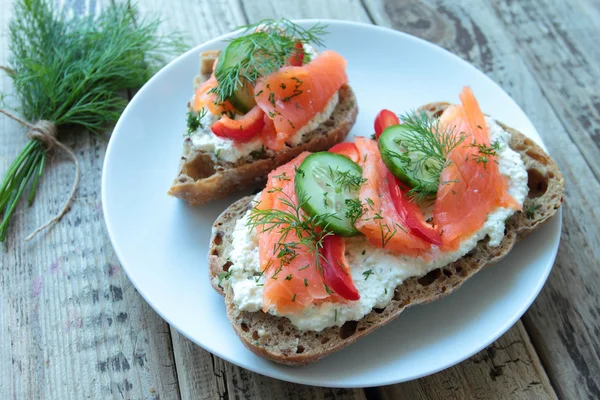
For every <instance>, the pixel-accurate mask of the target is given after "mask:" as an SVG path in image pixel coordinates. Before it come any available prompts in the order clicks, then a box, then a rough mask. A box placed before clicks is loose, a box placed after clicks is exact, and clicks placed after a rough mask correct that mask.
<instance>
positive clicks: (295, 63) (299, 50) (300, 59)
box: [288, 42, 304, 67]
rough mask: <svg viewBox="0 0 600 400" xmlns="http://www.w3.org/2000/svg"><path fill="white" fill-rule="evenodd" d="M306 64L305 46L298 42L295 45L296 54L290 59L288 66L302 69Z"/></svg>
mask: <svg viewBox="0 0 600 400" xmlns="http://www.w3.org/2000/svg"><path fill="white" fill-rule="evenodd" d="M303 63H304V46H303V45H302V42H296V44H295V45H294V52H293V53H292V55H291V56H290V58H289V59H288V64H290V65H291V66H292V67H301V66H302V64H303Z"/></svg>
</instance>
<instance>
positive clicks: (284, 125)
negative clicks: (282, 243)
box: [169, 19, 358, 205]
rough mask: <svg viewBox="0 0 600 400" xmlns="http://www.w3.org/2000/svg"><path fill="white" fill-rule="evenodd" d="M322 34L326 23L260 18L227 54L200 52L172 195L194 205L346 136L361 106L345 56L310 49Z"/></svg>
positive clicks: (229, 192) (224, 194)
mask: <svg viewBox="0 0 600 400" xmlns="http://www.w3.org/2000/svg"><path fill="white" fill-rule="evenodd" d="M325 33H326V32H325V26H324V25H322V24H316V25H314V26H312V27H311V28H307V29H305V28H302V27H301V26H299V25H296V24H294V23H293V22H291V21H288V20H286V19H283V20H280V21H274V20H263V21H260V22H259V23H257V24H253V25H249V26H246V27H243V28H242V33H241V36H239V37H237V38H235V39H233V40H231V41H230V42H229V43H228V45H227V47H226V48H225V49H224V50H223V51H222V52H218V51H207V52H203V53H202V54H201V55H200V58H201V59H200V75H199V76H198V77H196V80H195V94H194V97H193V99H192V100H191V101H190V102H189V104H188V106H189V112H188V119H187V132H186V134H185V136H184V144H183V155H182V157H181V161H180V165H179V173H178V175H177V177H176V178H175V180H174V182H173V185H172V187H171V189H170V190H169V194H170V195H172V196H175V197H179V198H181V199H183V200H186V201H187V202H188V203H190V204H192V205H196V204H202V203H205V202H207V201H210V200H213V199H218V198H223V197H225V196H227V195H229V194H231V193H233V192H234V191H236V190H238V189H242V188H244V187H247V186H251V185H252V184H254V183H255V182H256V181H261V180H264V179H265V178H266V177H267V174H268V173H269V172H270V171H271V170H273V169H274V168H276V167H278V166H280V165H282V164H285V163H287V162H288V161H290V160H291V159H293V158H294V157H296V156H297V155H299V154H300V153H302V152H303V151H311V152H316V151H324V150H327V149H328V148H330V147H331V146H333V145H334V144H336V143H339V142H341V141H343V140H344V138H345V137H346V135H347V134H348V132H350V129H351V128H352V126H353V125H354V122H355V120H356V115H357V113H358V108H357V105H356V98H355V97H354V93H353V92H352V89H351V88H350V86H348V76H347V75H346V60H345V59H344V58H343V57H342V56H341V55H339V54H338V53H336V52H335V51H332V50H325V51H323V52H317V50H316V49H315V47H313V46H322V45H323V41H322V39H321V37H322V36H323V35H324V34H325Z"/></svg>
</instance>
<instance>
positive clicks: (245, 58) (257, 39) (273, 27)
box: [212, 18, 327, 101]
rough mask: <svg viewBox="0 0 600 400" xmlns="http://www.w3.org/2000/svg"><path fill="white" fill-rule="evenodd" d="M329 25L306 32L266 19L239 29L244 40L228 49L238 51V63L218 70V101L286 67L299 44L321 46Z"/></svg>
mask: <svg viewBox="0 0 600 400" xmlns="http://www.w3.org/2000/svg"><path fill="white" fill-rule="evenodd" d="M325 28H326V25H324V24H321V23H317V24H315V25H313V26H312V27H310V28H308V29H306V28H303V27H301V26H300V25H297V24H295V23H293V22H292V21H290V20H288V19H285V18H283V19H280V20H274V19H263V20H261V21H258V22H256V23H254V24H250V25H246V26H242V27H239V28H238V29H241V30H242V32H241V36H240V37H238V38H236V39H233V40H231V41H230V42H229V44H228V46H227V49H228V50H229V49H234V50H235V51H236V63H234V64H232V65H230V66H228V67H225V68H217V69H216V71H215V77H216V78H217V82H218V85H217V86H216V87H215V88H213V89H212V91H213V92H214V93H216V95H217V101H223V100H225V99H227V98H229V97H231V96H232V95H233V94H234V93H235V92H236V90H238V89H239V88H242V87H244V86H245V85H248V84H249V85H253V84H254V83H255V82H256V81H257V80H258V78H260V77H262V76H266V75H268V74H270V73H272V72H274V71H276V70H278V69H279V68H281V67H282V66H283V65H285V64H286V63H287V62H288V60H289V58H290V57H292V56H294V55H296V54H298V52H299V51H303V50H299V49H297V48H296V43H297V42H300V43H302V44H312V45H317V46H322V45H323V42H322V40H321V36H323V35H325V34H326V33H327V31H326V30H325Z"/></svg>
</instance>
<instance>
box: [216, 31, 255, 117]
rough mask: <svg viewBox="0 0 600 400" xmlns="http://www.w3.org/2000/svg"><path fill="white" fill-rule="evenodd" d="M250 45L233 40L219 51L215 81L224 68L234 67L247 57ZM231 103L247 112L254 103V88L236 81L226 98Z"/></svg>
mask: <svg viewBox="0 0 600 400" xmlns="http://www.w3.org/2000/svg"><path fill="white" fill-rule="evenodd" d="M249 46H250V45H249V44H248V43H247V42H236V41H233V42H231V43H229V45H228V46H227V47H226V48H225V50H223V51H222V52H221V54H220V55H219V60H218V61H217V65H216V66H215V77H216V78H217V82H218V81H219V77H220V76H223V75H224V72H225V70H227V69H229V68H231V67H235V66H236V65H237V64H238V63H239V62H240V61H241V60H242V59H244V58H246V57H247V54H248V51H249V50H250V47H249ZM227 100H229V101H230V102H231V104H232V105H233V106H234V107H235V108H236V110H238V111H239V112H241V113H244V114H245V113H247V112H248V111H250V110H251V109H252V107H254V106H255V105H256V101H255V100H254V90H253V89H252V86H250V85H248V84H245V85H243V84H242V83H241V82H240V83H238V86H237V87H236V89H235V91H234V92H233V94H232V95H231V96H229V97H228V98H227Z"/></svg>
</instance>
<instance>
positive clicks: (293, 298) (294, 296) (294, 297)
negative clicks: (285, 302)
mask: <svg viewBox="0 0 600 400" xmlns="http://www.w3.org/2000/svg"><path fill="white" fill-rule="evenodd" d="M295 301H296V293H294V295H293V296H292V302H295Z"/></svg>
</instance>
